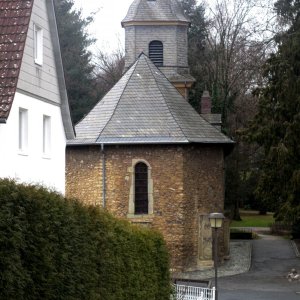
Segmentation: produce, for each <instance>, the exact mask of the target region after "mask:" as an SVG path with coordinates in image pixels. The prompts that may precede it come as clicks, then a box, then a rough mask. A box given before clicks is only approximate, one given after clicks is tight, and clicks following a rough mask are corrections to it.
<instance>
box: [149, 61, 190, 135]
mask: <svg viewBox="0 0 300 300" xmlns="http://www.w3.org/2000/svg"><path fill="white" fill-rule="evenodd" d="M145 57H147V56H146V55H145ZM146 63H147V65H148V67H149V69H150V72H151V73H152V75H153V77H154V80H155V83H156V85H157V88H158V90H159V92H160V93H161V95H162V97H163V99H165V97H164V96H163V92H162V91H161V88H160V85H159V84H158V82H157V79H156V76H155V75H154V74H153V72H152V68H151V67H150V65H149V63H148V59H146ZM153 65H154V64H153ZM154 66H155V65H154ZM155 68H156V69H157V70H158V71H159V72H160V73H161V74H162V75H163V76H164V77H165V78H166V79H167V80H168V82H169V83H170V84H172V83H171V82H170V81H169V79H168V78H167V77H166V76H165V74H163V73H162V72H161V71H160V70H159V69H158V68H157V67H156V66H155ZM172 86H173V84H172ZM173 87H174V86H173ZM174 88H175V87H174ZM175 89H176V88H175ZM176 91H177V90H176ZM177 92H178V91H177ZM178 94H180V93H179V92H178ZM180 96H181V97H182V95H181V94H180ZM165 103H166V106H167V107H168V109H169V112H170V114H171V115H172V117H173V120H174V121H175V123H176V124H177V126H178V128H179V129H180V131H181V133H182V134H183V136H184V137H185V139H186V140H187V141H188V138H187V137H186V135H185V133H184V131H183V129H182V128H181V126H180V125H179V124H178V121H177V119H176V118H175V116H174V114H173V113H172V111H171V109H170V106H169V104H168V103H167V101H165Z"/></svg>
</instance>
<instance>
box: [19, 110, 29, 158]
mask: <svg viewBox="0 0 300 300" xmlns="http://www.w3.org/2000/svg"><path fill="white" fill-rule="evenodd" d="M27 150H28V110H27V109H24V108H19V151H20V153H22V154H26V153H27Z"/></svg>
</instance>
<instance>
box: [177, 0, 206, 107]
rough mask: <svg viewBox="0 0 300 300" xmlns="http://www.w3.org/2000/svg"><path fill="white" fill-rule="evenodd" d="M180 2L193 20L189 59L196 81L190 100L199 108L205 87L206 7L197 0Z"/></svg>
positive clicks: (189, 36)
mask: <svg viewBox="0 0 300 300" xmlns="http://www.w3.org/2000/svg"><path fill="white" fill-rule="evenodd" d="M180 4H181V7H182V9H183V11H184V13H185V15H186V16H187V17H188V18H189V19H190V21H191V26H190V28H189V31H188V45H189V47H188V60H189V66H190V71H191V74H192V75H193V76H194V78H195V79H196V82H195V84H194V85H193V87H192V89H191V91H190V95H189V102H190V103H191V104H192V105H193V106H194V108H195V109H196V110H198V109H199V101H200V99H201V96H202V93H203V91H204V89H205V86H204V82H205V79H204V74H203V61H204V59H203V54H204V52H203V51H204V46H205V38H206V31H207V23H206V20H205V16H204V14H205V8H204V5H203V4H197V1H196V0H181V1H180Z"/></svg>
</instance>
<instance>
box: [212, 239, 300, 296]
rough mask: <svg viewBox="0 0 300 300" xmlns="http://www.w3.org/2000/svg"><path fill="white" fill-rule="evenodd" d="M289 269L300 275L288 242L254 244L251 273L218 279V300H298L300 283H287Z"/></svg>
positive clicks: (296, 259) (299, 260)
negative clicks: (296, 271) (295, 270)
mask: <svg viewBox="0 0 300 300" xmlns="http://www.w3.org/2000/svg"><path fill="white" fill-rule="evenodd" d="M292 268H295V269H297V270H298V271H299V272H300V259H299V258H297V257H296V256H295V253H294V251H293V249H292V247H291V244H290V241H288V240H284V239H281V238H272V237H270V236H264V237H263V239H260V240H254V241H253V251H252V265H251V268H250V271H249V272H247V273H245V274H241V275H236V276H231V277H224V278H220V279H219V282H218V286H219V300H300V282H292V283H290V282H288V280H287V279H286V275H287V274H288V273H289V271H290V270H291V269H292ZM297 292H299V294H298V293H297Z"/></svg>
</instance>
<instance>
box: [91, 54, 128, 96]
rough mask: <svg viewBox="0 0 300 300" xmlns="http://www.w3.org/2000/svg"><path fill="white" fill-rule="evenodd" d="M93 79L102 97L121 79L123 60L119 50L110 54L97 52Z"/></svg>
mask: <svg viewBox="0 0 300 300" xmlns="http://www.w3.org/2000/svg"><path fill="white" fill-rule="evenodd" d="M94 64H95V77H96V80H97V85H98V88H99V90H100V91H101V94H102V96H103V95H104V94H106V93H107V92H108V91H109V90H110V89H111V88H112V87H113V86H114V85H115V84H116V83H117V82H118V81H119V79H120V78H121V77H122V74H123V71H124V66H125V59H124V53H123V51H122V50H121V48H119V49H117V50H116V51H114V52H113V53H112V54H107V53H105V52H103V51H101V50H98V52H97V54H96V56H95V58H94Z"/></svg>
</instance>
